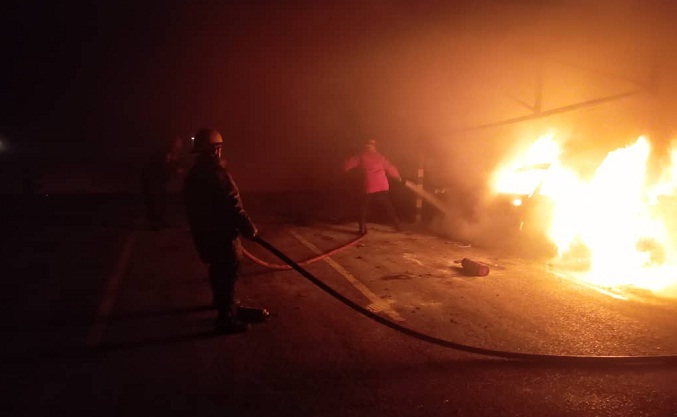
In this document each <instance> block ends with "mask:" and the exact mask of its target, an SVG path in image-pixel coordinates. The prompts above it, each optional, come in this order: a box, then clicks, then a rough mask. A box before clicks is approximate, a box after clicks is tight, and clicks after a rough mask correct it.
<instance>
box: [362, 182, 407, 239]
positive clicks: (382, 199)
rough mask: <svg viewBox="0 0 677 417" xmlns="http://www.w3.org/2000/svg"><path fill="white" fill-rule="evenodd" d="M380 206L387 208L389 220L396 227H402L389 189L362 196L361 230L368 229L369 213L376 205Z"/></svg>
mask: <svg viewBox="0 0 677 417" xmlns="http://www.w3.org/2000/svg"><path fill="white" fill-rule="evenodd" d="M374 205H376V206H379V207H380V208H382V209H385V210H386V214H387V215H388V220H389V221H391V222H392V223H393V224H394V225H395V228H396V229H399V228H400V220H399V219H398V218H397V214H396V213H395V207H394V206H393V202H392V201H391V200H390V193H389V192H388V191H379V192H376V193H370V194H365V195H364V196H363V197H362V206H361V211H360V231H363V232H364V231H366V230H367V213H368V212H369V210H370V209H371V208H372V207H373V206H374Z"/></svg>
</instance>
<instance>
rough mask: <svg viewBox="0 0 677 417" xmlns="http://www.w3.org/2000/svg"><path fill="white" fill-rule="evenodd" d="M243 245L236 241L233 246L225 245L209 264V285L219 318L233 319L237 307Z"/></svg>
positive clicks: (238, 240)
mask: <svg viewBox="0 0 677 417" xmlns="http://www.w3.org/2000/svg"><path fill="white" fill-rule="evenodd" d="M241 260H242V244H241V242H240V239H237V238H236V239H234V240H233V241H232V245H223V247H220V248H219V250H218V254H217V255H216V256H215V257H214V258H213V259H211V261H210V263H209V283H210V285H211V288H212V297H213V301H214V305H215V307H216V308H217V310H218V311H219V316H223V317H233V316H234V314H235V312H236V306H235V283H236V282H237V278H238V275H239V273H240V263H241Z"/></svg>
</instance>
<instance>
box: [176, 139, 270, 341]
mask: <svg viewBox="0 0 677 417" xmlns="http://www.w3.org/2000/svg"><path fill="white" fill-rule="evenodd" d="M222 145H223V138H222V137H221V135H220V134H219V132H217V131H216V130H212V129H202V130H200V131H199V132H198V133H197V134H196V135H195V139H194V148H193V153H195V154H197V156H196V158H195V164H194V165H193V167H192V168H191V169H190V171H189V173H188V175H187V177H186V181H185V184H184V199H185V204H186V214H187V215H188V223H189V225H190V230H191V235H192V238H193V243H194V244H195V248H196V249H197V252H198V254H199V255H200V258H201V259H202V261H203V262H204V263H206V264H208V265H209V282H210V284H211V288H212V295H213V300H214V305H215V306H216V308H217V309H218V316H217V319H216V331H217V332H221V333H237V332H242V331H245V330H247V329H248V328H249V326H248V324H247V323H245V322H243V321H242V320H246V321H261V320H264V319H265V318H266V317H267V316H268V312H267V311H266V310H265V309H254V308H243V307H239V306H238V305H237V303H236V301H235V283H236V281H237V278H238V275H239V270H240V261H241V258H242V244H241V242H240V238H239V235H240V234H242V235H243V236H245V237H247V238H250V239H253V238H254V237H256V235H257V229H256V226H255V225H254V223H253V222H252V220H251V219H250V218H249V215H248V214H247V213H246V212H245V210H244V207H243V206H242V200H241V198H240V192H239V191H238V188H237V185H235V181H234V180H233V178H232V177H231V176H230V174H229V173H228V171H227V170H226V168H225V167H224V164H223V163H222V161H221V146H222Z"/></svg>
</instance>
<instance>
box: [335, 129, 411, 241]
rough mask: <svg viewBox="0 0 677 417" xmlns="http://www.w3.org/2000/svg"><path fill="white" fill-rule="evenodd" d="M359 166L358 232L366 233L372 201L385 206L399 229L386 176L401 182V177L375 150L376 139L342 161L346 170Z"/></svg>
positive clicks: (369, 141) (389, 216) (391, 219)
mask: <svg viewBox="0 0 677 417" xmlns="http://www.w3.org/2000/svg"><path fill="white" fill-rule="evenodd" d="M356 168H359V169H360V171H361V174H362V180H363V182H362V185H363V187H362V201H361V204H360V217H359V233H360V234H366V233H367V223H366V221H367V213H368V211H369V208H370V206H372V205H373V204H374V203H376V204H378V205H379V206H381V207H382V208H385V210H386V213H387V215H388V218H389V219H390V221H392V222H393V224H394V226H395V229H396V230H398V231H399V230H400V229H401V228H400V221H399V219H398V218H397V214H396V213H395V208H394V207H393V204H392V201H391V200H390V193H389V190H390V184H389V183H388V176H390V177H392V178H394V179H396V180H397V181H400V182H402V181H403V179H402V177H401V176H400V173H399V172H398V171H397V168H395V166H394V165H393V164H391V163H390V162H389V161H388V159H387V158H386V157H385V156H383V155H381V154H380V153H379V152H377V151H376V141H375V140H373V139H370V140H368V141H367V142H365V144H364V149H363V150H362V151H361V152H360V153H358V154H356V155H353V156H351V157H349V158H348V159H346V160H345V162H344V169H345V171H346V172H348V171H350V170H352V169H356Z"/></svg>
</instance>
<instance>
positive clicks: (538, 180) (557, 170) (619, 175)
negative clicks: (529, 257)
mask: <svg viewBox="0 0 677 417" xmlns="http://www.w3.org/2000/svg"><path fill="white" fill-rule="evenodd" d="M560 156H561V155H560V145H559V144H558V143H557V141H556V140H555V136H554V135H553V134H549V135H545V136H542V137H541V138H539V139H538V140H537V141H536V142H535V143H534V144H533V145H532V146H531V147H530V148H528V149H527V150H526V152H524V153H523V154H521V155H520V156H519V157H517V158H515V160H513V161H512V162H511V163H509V164H506V165H504V166H502V167H501V168H500V169H498V170H497V171H496V175H495V182H494V189H495V190H496V191H497V192H499V193H502V194H510V195H520V196H523V198H532V197H534V195H535V194H537V195H538V198H547V199H549V200H550V202H551V207H552V213H550V216H549V217H548V218H549V224H543V225H539V226H540V227H541V228H542V230H543V233H545V234H546V236H547V237H548V238H549V239H550V240H551V241H552V242H553V243H554V244H555V245H556V247H557V250H558V252H559V254H558V259H559V260H566V259H567V258H569V259H571V258H576V259H578V260H579V261H580V259H582V258H584V259H585V261H584V265H585V269H586V272H585V273H583V274H580V277H582V278H583V279H585V280H587V281H589V282H591V283H594V284H596V285H599V286H605V287H617V286H626V285H632V286H634V287H638V288H645V289H649V290H653V291H659V290H663V289H666V288H668V287H671V286H674V285H675V284H677V256H675V255H676V252H675V250H674V249H675V245H674V243H675V242H674V240H673V239H672V237H671V233H669V231H670V229H671V228H672V227H673V225H674V224H675V221H674V220H672V217H677V213H671V210H670V201H671V199H670V197H671V196H672V193H673V192H674V191H675V189H676V188H677V187H676V186H677V164H666V165H667V166H668V168H666V169H665V170H664V172H661V173H660V175H652V176H651V178H649V175H648V167H649V158H650V156H651V144H650V142H649V140H648V139H647V138H645V137H643V136H641V137H639V138H638V139H637V140H636V141H635V142H634V143H632V144H630V145H628V146H626V147H624V148H619V149H616V150H613V151H611V152H609V153H608V154H607V155H606V158H605V159H604V160H603V162H602V163H601V164H600V165H599V166H598V167H597V169H596V170H595V171H594V175H592V177H589V178H585V179H584V178H582V177H581V176H580V175H578V173H576V172H575V171H574V170H573V169H571V168H568V167H566V166H563V164H562V163H561V160H560ZM672 160H673V161H677V152H676V151H673V153H672ZM672 165H674V166H672ZM652 178H659V179H657V180H656V179H652ZM516 204H517V202H516ZM579 266H580V264H579Z"/></svg>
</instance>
